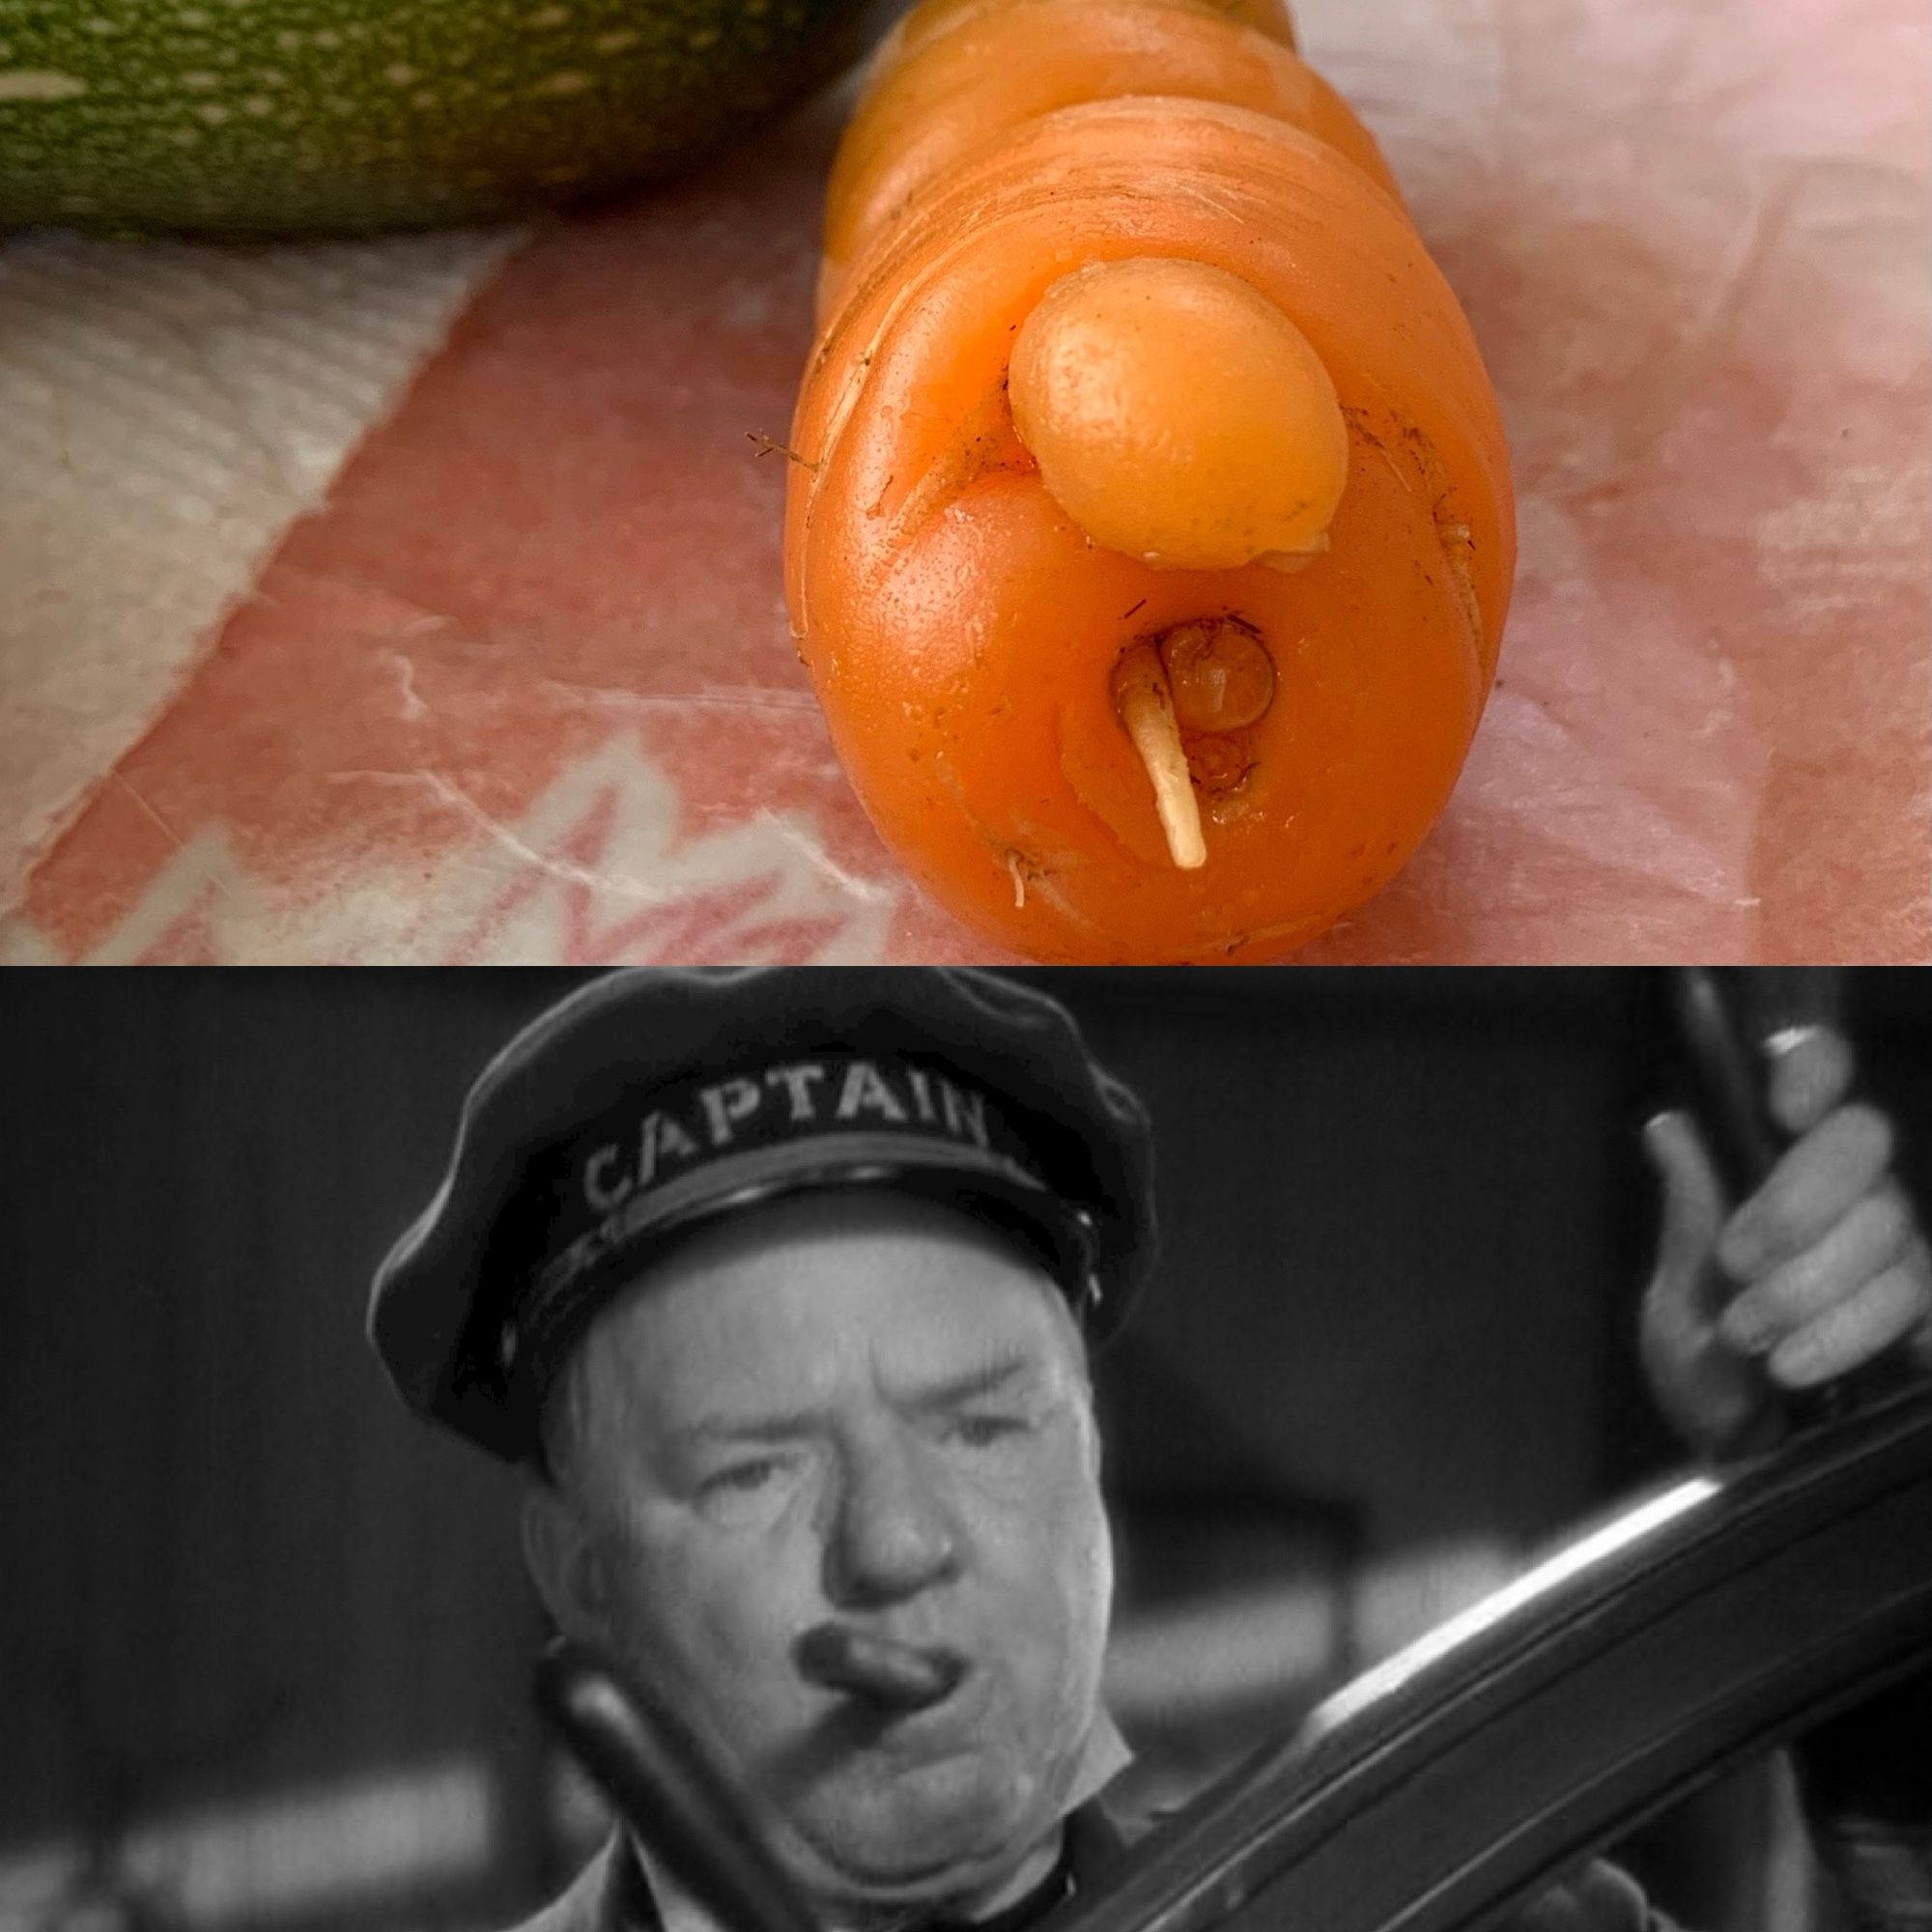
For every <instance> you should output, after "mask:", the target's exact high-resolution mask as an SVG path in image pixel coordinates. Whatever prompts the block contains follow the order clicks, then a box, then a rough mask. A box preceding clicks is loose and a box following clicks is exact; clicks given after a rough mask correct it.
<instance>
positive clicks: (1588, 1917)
mask: <svg viewBox="0 0 1932 1932" xmlns="http://www.w3.org/2000/svg"><path fill="white" fill-rule="evenodd" d="M1506 1932H1668V1928H1667V1927H1666V1926H1665V1925H1664V1921H1663V1920H1662V1919H1661V1918H1655V1917H1654V1916H1653V1915H1652V1913H1651V1912H1650V1910H1649V1908H1648V1907H1647V1906H1646V1905H1645V1904H1644V1898H1643V1893H1642V1892H1641V1891H1639V1890H1638V1889H1637V1888H1636V1887H1635V1886H1634V1885H1633V1884H1632V1883H1631V1881H1630V1880H1629V1879H1627V1878H1626V1877H1625V1876H1624V1875H1623V1873H1622V1872H1620V1871H1618V1870H1617V1869H1616V1868H1615V1867H1614V1866H1612V1865H1606V1864H1605V1863H1603V1862H1602V1861H1592V1862H1591V1863H1589V1864H1587V1865H1585V1866H1584V1867H1583V1869H1582V1870H1581V1871H1579V1872H1578V1873H1577V1875H1576V1876H1575V1877H1574V1878H1569V1879H1566V1880H1565V1881H1564V1882H1563V1883H1562V1884H1561V1885H1557V1886H1552V1887H1551V1888H1550V1889H1548V1891H1546V1892H1544V1893H1543V1894H1542V1895H1541V1896H1540V1897H1539V1898H1537V1900H1536V1901H1535V1903H1534V1904H1532V1905H1527V1906H1525V1907H1524V1908H1523V1909H1522V1910H1521V1911H1520V1912H1519V1913H1518V1914H1517V1916H1516V1917H1515V1918H1512V1919H1510V1921H1509V1923H1508V1926H1507V1928H1506Z"/></svg>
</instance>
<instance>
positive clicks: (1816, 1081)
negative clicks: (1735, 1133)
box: [1766, 1026, 1852, 1134]
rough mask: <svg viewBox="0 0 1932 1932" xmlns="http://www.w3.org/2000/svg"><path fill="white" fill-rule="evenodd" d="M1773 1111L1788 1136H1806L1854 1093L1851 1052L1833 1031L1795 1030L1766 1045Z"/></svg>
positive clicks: (1815, 1028) (1819, 1029)
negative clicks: (1847, 1096) (1852, 1091)
mask: <svg viewBox="0 0 1932 1932" xmlns="http://www.w3.org/2000/svg"><path fill="white" fill-rule="evenodd" d="M1766 1052H1767V1053H1768V1054H1769V1056H1770V1060H1771V1091H1770V1098H1771V1111H1772V1114H1773V1116H1774V1117H1775V1118H1776V1121H1777V1122H1778V1124H1779V1125H1780V1126H1782V1127H1783V1129H1784V1130H1785V1132H1786V1133H1788V1134H1803V1133H1808V1132H1809V1131H1810V1130H1811V1128H1813V1127H1815V1126H1816V1125H1817V1124H1818V1122H1820V1121H1822V1120H1823V1119H1824V1118H1825V1116H1826V1115H1827V1114H1829V1113H1830V1112H1831V1111H1832V1109H1833V1107H1835V1106H1837V1105H1838V1104H1839V1103H1840V1102H1841V1101H1842V1100H1843V1099H1844V1097H1845V1095H1846V1094H1849V1093H1850V1092H1851V1087H1852V1049H1851V1048H1850V1046H1848V1045H1847V1044H1846V1043H1845V1040H1844V1039H1843V1037H1841V1036H1840V1035H1838V1034H1835V1033H1833V1031H1832V1030H1831V1028H1829V1027H1820V1026H1807V1027H1793V1028H1791V1029H1790V1031H1789V1032H1786V1033H1780V1034H1773V1035H1772V1037H1771V1038H1770V1039H1769V1040H1768V1041H1767V1042H1766Z"/></svg>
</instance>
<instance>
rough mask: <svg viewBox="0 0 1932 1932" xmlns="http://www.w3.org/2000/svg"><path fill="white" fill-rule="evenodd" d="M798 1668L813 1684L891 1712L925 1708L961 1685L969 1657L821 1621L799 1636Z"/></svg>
mask: <svg viewBox="0 0 1932 1932" xmlns="http://www.w3.org/2000/svg"><path fill="white" fill-rule="evenodd" d="M798 1662H799V1668H800V1669H801V1670H803V1671H804V1673H805V1674H806V1676H807V1677H809V1678H810V1679H811V1681H812V1682H813V1683H814V1684H822V1685H823V1686H824V1687H825V1688H826V1689H827V1690H843V1691H845V1692H846V1693H847V1694H848V1695H850V1696H854V1697H862V1698H865V1699H866V1700H867V1702H870V1703H873V1704H878V1705H881V1706H883V1707H884V1708H886V1709H887V1710H893V1711H923V1710H924V1709H925V1708H926V1706H927V1705H929V1704H937V1703H938V1702H939V1701H940V1700H941V1699H942V1698H944V1697H948V1696H950V1695H951V1694H952V1691H953V1690H956V1689H957V1688H958V1685H959V1680H960V1679H961V1678H962V1677H964V1676H965V1674H966V1660H965V1659H964V1658H963V1657H961V1656H959V1655H958V1654H957V1652H955V1651H950V1650H928V1649H925V1648H923V1646H921V1645H918V1644H910V1643H902V1642H900V1641H899V1639H898V1638H896V1637H890V1636H878V1635H875V1634H873V1633H871V1632H870V1631H861V1630H853V1629H851V1628H850V1627H849V1626H847V1625H844V1624H820V1625H818V1626H817V1627H816V1628H815V1629H813V1630H809V1631H807V1632H806V1634H805V1635H804V1636H802V1637H801V1638H800V1639H799V1645H798Z"/></svg>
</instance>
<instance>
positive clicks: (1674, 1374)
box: [1638, 1114, 1772, 1454]
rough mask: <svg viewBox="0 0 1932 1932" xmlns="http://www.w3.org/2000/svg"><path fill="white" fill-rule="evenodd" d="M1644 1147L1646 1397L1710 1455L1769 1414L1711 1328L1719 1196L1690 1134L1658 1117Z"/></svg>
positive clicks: (1738, 1442) (1756, 1384)
mask: <svg viewBox="0 0 1932 1932" xmlns="http://www.w3.org/2000/svg"><path fill="white" fill-rule="evenodd" d="M1643 1138H1644V1146H1645V1148H1646V1149H1647V1151H1649V1154H1650V1157H1651V1161H1652V1164H1653V1165H1654V1166H1655V1167H1656V1169H1657V1171H1658V1175H1659V1177H1660V1178H1661V1179H1662V1183H1663V1226H1662V1232H1661V1234H1660V1236H1659V1237H1658V1257H1657V1271H1656V1273H1655V1274H1654V1275H1653V1276H1652V1277H1651V1283H1650V1290H1649V1293H1647V1294H1646V1295H1645V1296H1644V1301H1643V1314H1642V1319H1641V1321H1640V1323H1639V1329H1638V1333H1639V1342H1640V1346H1641V1349H1642V1351H1643V1359H1644V1364H1645V1367H1646V1369H1647V1370H1648V1372H1649V1380H1650V1385H1651V1389H1652V1392H1653V1394H1654V1395H1655V1396H1656V1398H1657V1401H1658V1403H1659V1405H1660V1406H1662V1409H1663V1412H1664V1414H1665V1416H1667V1417H1668V1418H1669V1420H1670V1422H1671V1423H1672V1425H1673V1426H1674V1427H1675V1428H1676V1429H1677V1431H1678V1433H1679V1434H1680V1435H1683V1436H1685V1437H1686V1438H1687V1439H1689V1440H1690V1441H1691V1442H1693V1443H1695V1444H1696V1445H1697V1446H1698V1447H1700V1448H1702V1449H1705V1450H1707V1451H1710V1452H1711V1453H1713V1454H1716V1453H1719V1452H1723V1451H1727V1450H1731V1449H1735V1448H1742V1447H1744V1446H1746V1445H1747V1444H1750V1443H1752V1442H1753V1441H1754V1439H1755V1437H1756V1436H1757V1435H1759V1434H1760V1433H1761V1431H1762V1429H1763V1428H1764V1427H1765V1426H1766V1418H1767V1416H1768V1415H1769V1414H1770V1413H1771V1412H1772V1406H1771V1405H1770V1404H1768V1403H1767V1401H1766V1396H1765V1388H1764V1383H1763V1381H1762V1378H1760V1376H1759V1375H1758V1373H1757V1370H1756V1369H1755V1367H1754V1366H1753V1365H1752V1363H1751V1362H1750V1361H1749V1360H1748V1359H1747V1358H1746V1357H1745V1356H1743V1355H1741V1354H1739V1353H1737V1352H1736V1351H1735V1350H1732V1349H1731V1348H1730V1347H1729V1346H1727V1344H1726V1343H1725V1341H1724V1339H1723V1336H1722V1333H1721V1331H1720V1330H1719V1325H1718V1318H1719V1313H1720V1297H1721V1296H1722V1294H1723V1293H1724V1288H1725V1285H1724V1283H1723V1282H1722V1280H1721V1279H1720V1278H1719V1275H1718V1272H1717V1269H1716V1268H1715V1267H1714V1266H1713V1265H1712V1250H1713V1248H1714V1246H1715V1244H1716V1242H1717V1238H1718V1231H1719V1229H1720V1228H1721V1227H1722V1226H1723V1221H1724V1194H1723V1189H1722V1187H1721V1186H1720V1184H1719V1180H1718V1177H1717V1172H1716V1170H1715V1169H1714V1168H1713V1167H1712V1165H1711V1158H1710V1155H1709V1154H1708V1153H1706V1152H1705V1151H1704V1144H1703V1142H1702V1141H1701V1140H1700V1139H1699V1138H1698V1137H1697V1130H1696V1129H1695V1128H1694V1127H1693V1126H1692V1125H1691V1124H1690V1122H1689V1120H1687V1119H1686V1118H1685V1117H1684V1116H1683V1115H1682V1114H1660V1115H1659V1116H1658V1117H1657V1119H1656V1120H1654V1121H1652V1122H1650V1124H1649V1125H1648V1126H1647V1127H1646V1128H1645V1129H1644V1137H1643Z"/></svg>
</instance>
